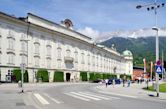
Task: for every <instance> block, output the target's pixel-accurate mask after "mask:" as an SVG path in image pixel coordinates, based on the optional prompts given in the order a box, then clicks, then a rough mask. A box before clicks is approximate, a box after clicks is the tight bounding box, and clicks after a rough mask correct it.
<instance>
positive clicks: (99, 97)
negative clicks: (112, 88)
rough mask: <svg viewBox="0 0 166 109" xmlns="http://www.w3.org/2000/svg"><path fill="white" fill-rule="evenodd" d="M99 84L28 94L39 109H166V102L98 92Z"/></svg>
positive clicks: (60, 87)
mask: <svg viewBox="0 0 166 109" xmlns="http://www.w3.org/2000/svg"><path fill="white" fill-rule="evenodd" d="M95 86H97V84H67V85H65V84H64V85H58V86H53V87H49V88H45V89H42V90H35V91H33V92H30V93H27V95H28V96H27V95H26V99H27V98H29V100H27V102H26V103H29V104H30V105H33V106H34V107H35V108H37V109H131V108H133V109H166V101H156V100H155V101H153V100H145V99H136V98H130V97H122V96H114V95H109V94H103V93H100V92H98V90H97V89H95V88H94V87H95Z"/></svg>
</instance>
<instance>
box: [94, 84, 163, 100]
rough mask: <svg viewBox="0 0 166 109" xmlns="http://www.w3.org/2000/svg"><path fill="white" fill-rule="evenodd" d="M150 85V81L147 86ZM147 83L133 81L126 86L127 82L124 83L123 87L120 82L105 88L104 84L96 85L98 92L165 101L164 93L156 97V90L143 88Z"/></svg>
mask: <svg viewBox="0 0 166 109" xmlns="http://www.w3.org/2000/svg"><path fill="white" fill-rule="evenodd" d="M150 85H152V83H149V86H150ZM146 86H147V84H145V83H142V84H137V83H133V84H131V85H130V87H127V84H125V87H123V85H122V84H120V85H115V86H114V87H113V86H112V85H109V86H108V87H107V88H106V86H105V84H100V85H99V86H97V87H96V88H97V89H100V91H99V92H103V93H107V94H112V95H117V96H124V97H131V98H146V99H160V100H165V101H166V93H161V92H160V96H159V97H156V92H152V91H146V90H143V89H142V88H143V87H146Z"/></svg>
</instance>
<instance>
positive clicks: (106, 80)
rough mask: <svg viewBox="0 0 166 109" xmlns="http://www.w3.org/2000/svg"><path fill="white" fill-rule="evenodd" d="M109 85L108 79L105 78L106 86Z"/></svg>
mask: <svg viewBox="0 0 166 109" xmlns="http://www.w3.org/2000/svg"><path fill="white" fill-rule="evenodd" d="M107 85H108V79H105V86H106V87H107Z"/></svg>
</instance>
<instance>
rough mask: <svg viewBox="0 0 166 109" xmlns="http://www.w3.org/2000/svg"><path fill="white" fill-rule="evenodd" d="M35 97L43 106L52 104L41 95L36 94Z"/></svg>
mask: <svg viewBox="0 0 166 109" xmlns="http://www.w3.org/2000/svg"><path fill="white" fill-rule="evenodd" d="M34 96H35V97H36V98H37V99H38V100H39V101H40V103H42V104H50V103H49V102H48V101H47V100H45V99H44V98H43V97H42V96H41V95H40V94H38V93H34Z"/></svg>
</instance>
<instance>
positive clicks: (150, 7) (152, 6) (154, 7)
mask: <svg viewBox="0 0 166 109" xmlns="http://www.w3.org/2000/svg"><path fill="white" fill-rule="evenodd" d="M164 6H165V3H161V4H158V3H157V0H155V2H154V3H152V4H147V5H137V6H136V8H137V9H141V8H143V7H146V8H147V11H151V10H153V11H154V14H155V27H153V28H152V29H153V30H155V31H156V62H157V61H159V38H158V31H159V29H158V28H157V9H159V8H160V7H164ZM158 81H159V75H158V74H157V73H156V84H157V89H156V92H157V97H159V83H158Z"/></svg>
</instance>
